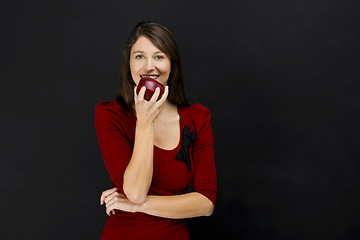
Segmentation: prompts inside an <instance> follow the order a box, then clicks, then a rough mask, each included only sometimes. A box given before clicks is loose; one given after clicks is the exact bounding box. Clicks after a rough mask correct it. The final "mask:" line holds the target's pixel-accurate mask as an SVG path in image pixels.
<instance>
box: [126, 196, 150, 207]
mask: <svg viewBox="0 0 360 240" xmlns="http://www.w3.org/2000/svg"><path fill="white" fill-rule="evenodd" d="M126 197H127V199H128V200H129V201H130V202H132V203H134V204H137V205H140V204H143V203H144V202H145V201H146V196H142V195H140V194H129V195H126Z"/></svg>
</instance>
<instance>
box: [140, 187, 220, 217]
mask: <svg viewBox="0 0 360 240" xmlns="http://www.w3.org/2000/svg"><path fill="white" fill-rule="evenodd" d="M136 210H137V211H138V212H143V213H147V214H149V215H153V216H157V217H164V218H172V219H180V218H192V217H200V216H210V215H211V214H212V212H213V210H214V205H213V203H212V202H211V201H210V200H209V199H207V198H206V197H205V196H204V195H202V194H200V193H197V192H192V193H187V194H182V195H173V196H154V195H153V196H151V195H150V196H148V197H147V199H146V201H145V202H144V203H143V204H141V205H139V206H138V207H137V209H136Z"/></svg>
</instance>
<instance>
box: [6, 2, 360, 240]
mask: <svg viewBox="0 0 360 240" xmlns="http://www.w3.org/2000/svg"><path fill="white" fill-rule="evenodd" d="M359 10H360V4H359V1H357V0H353V1H346V0H343V1H340V0H339V1H334V0H298V1H292V0H274V1H267V0H246V1H245V0H244V1H235V0H234V1H227V0H222V1H218V2H215V1H179V2H176V1H167V0H166V1H165V0H164V1H147V0H141V1H140V0H139V1H132V2H130V1H128V2H123V1H118V0H102V1H100V0H72V1H70V0H63V1H61V0H43V1H16V0H12V1H11V0H1V1H0V14H1V18H0V20H1V25H0V27H1V29H0V31H1V32H0V34H1V37H0V39H1V40H0V41H1V49H0V50H1V52H0V56H1V65H0V67H1V88H0V89H1V105H0V107H1V111H0V112H1V124H0V132H1V138H0V141H1V142H0V151H1V155H0V157H1V162H0V186H1V189H0V194H1V195H0V196H1V197H0V210H1V212H0V217H1V224H0V238H1V239H99V237H100V233H101V231H102V228H103V226H104V224H105V221H106V217H107V216H106V215H105V212H104V207H102V206H99V197H100V194H101V192H102V190H104V189H106V188H108V187H109V186H110V179H109V177H108V174H107V171H106V169H105V167H104V164H103V161H102V158H101V154H100V151H99V147H98V142H97V138H96V134H95V130H94V124H93V122H94V106H95V105H96V103H97V102H99V101H100V100H112V99H113V98H114V96H115V94H116V88H117V81H118V78H119V70H120V62H121V55H122V49H123V47H124V43H125V40H126V37H127V35H128V33H129V32H130V30H131V29H132V28H133V27H134V25H135V24H136V23H137V22H138V21H140V20H150V21H155V22H159V23H161V24H163V25H165V26H167V27H168V28H169V29H170V30H171V31H172V32H173V34H174V35H175V37H176V39H177V42H178V45H179V48H180V52H181V58H182V62H183V72H184V76H185V81H186V92H187V95H188V98H189V100H190V101H191V102H192V103H194V102H200V103H201V104H203V105H204V106H206V107H208V108H209V109H210V110H211V112H212V124H213V129H214V136H215V152H216V164H217V169H218V186H219V196H218V201H217V206H216V209H215V212H214V214H213V215H212V216H211V217H209V218H205V217H204V218H197V219H193V220H192V221H191V227H192V228H191V229H192V236H193V239H206V238H209V237H215V238H217V239H277V240H279V239H359V238H360V230H359V225H360V207H359V202H360V194H359V187H360V181H359V180H360V170H359V169H360V168H359V165H360V164H359V157H360V151H359V142H360V113H359V107H360V94H359V91H360V82H359V76H360V74H359V63H360V59H359V58H360V57H359V56H360V55H359V54H360V48H359V42H360V28H359V19H360V17H359V12H360V11H359ZM149 238H150V236H149ZM150 239H151V238H150Z"/></svg>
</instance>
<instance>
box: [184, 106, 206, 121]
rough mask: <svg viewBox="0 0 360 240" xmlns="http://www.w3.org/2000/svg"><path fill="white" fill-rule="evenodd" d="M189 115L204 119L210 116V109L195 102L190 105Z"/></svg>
mask: <svg viewBox="0 0 360 240" xmlns="http://www.w3.org/2000/svg"><path fill="white" fill-rule="evenodd" d="M189 108H190V116H191V118H193V119H199V120H201V119H204V118H208V117H210V110H209V109H208V108H206V107H204V106H203V105H201V104H200V103H195V104H193V105H191V106H190V107H189Z"/></svg>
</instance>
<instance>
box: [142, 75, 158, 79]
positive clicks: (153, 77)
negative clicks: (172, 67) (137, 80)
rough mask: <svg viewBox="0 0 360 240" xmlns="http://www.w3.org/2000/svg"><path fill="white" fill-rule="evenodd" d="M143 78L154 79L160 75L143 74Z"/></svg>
mask: <svg viewBox="0 0 360 240" xmlns="http://www.w3.org/2000/svg"><path fill="white" fill-rule="evenodd" d="M141 77H142V78H152V79H157V78H158V77H159V76H153V75H151V76H149V75H141Z"/></svg>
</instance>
